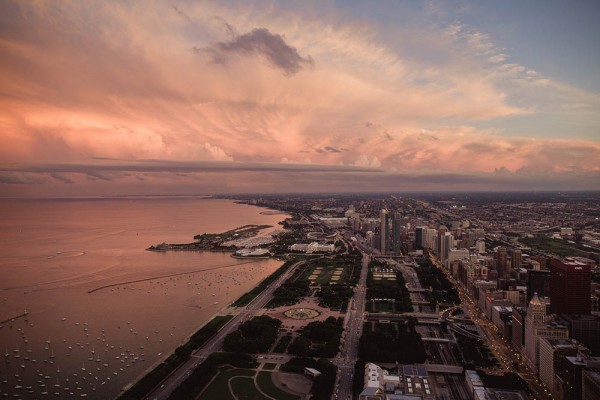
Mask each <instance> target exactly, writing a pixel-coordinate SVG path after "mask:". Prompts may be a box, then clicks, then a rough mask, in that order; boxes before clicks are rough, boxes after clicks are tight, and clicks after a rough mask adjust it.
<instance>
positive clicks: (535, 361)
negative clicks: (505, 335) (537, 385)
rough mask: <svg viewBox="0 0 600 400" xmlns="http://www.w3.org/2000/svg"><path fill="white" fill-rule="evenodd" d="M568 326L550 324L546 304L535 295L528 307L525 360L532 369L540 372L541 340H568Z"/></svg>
mask: <svg viewBox="0 0 600 400" xmlns="http://www.w3.org/2000/svg"><path fill="white" fill-rule="evenodd" d="M568 337H569V330H568V329H567V327H566V326H564V325H560V324H556V323H554V322H552V323H550V321H549V320H548V316H547V315H546V304H545V303H542V301H540V299H539V298H538V296H537V293H536V294H534V296H533V298H532V299H531V301H530V302H529V306H528V307H527V316H526V317H525V347H524V350H525V354H524V355H525V360H526V361H527V364H528V365H529V367H530V368H531V369H533V370H534V371H536V372H537V371H538V368H539V365H540V339H541V338H549V339H568Z"/></svg>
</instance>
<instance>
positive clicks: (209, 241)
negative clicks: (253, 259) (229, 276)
mask: <svg viewBox="0 0 600 400" xmlns="http://www.w3.org/2000/svg"><path fill="white" fill-rule="evenodd" d="M267 228H271V225H243V226H240V227H238V228H235V229H231V230H229V231H226V232H223V233H203V234H198V235H195V236H194V239H195V240H196V241H195V242H192V243H173V244H170V243H160V244H157V245H153V246H150V247H148V248H147V249H146V250H150V251H173V250H185V251H235V250H237V249H238V246H237V245H236V242H237V241H240V240H244V239H249V238H252V237H255V236H256V235H257V234H258V232H259V231H261V230H263V229H267Z"/></svg>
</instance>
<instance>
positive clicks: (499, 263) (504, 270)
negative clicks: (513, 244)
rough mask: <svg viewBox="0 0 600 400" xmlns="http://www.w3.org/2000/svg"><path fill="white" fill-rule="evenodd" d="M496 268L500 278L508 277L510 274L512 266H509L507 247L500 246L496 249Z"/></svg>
mask: <svg viewBox="0 0 600 400" xmlns="http://www.w3.org/2000/svg"><path fill="white" fill-rule="evenodd" d="M495 258H496V270H497V271H498V278H508V277H509V276H510V268H509V266H508V254H507V252H506V247H498V249H496V256H495Z"/></svg>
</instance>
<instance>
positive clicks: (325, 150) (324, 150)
mask: <svg viewBox="0 0 600 400" xmlns="http://www.w3.org/2000/svg"><path fill="white" fill-rule="evenodd" d="M315 151H316V152H317V153H319V154H325V153H341V152H342V151H346V150H345V149H337V148H335V147H332V146H325V147H323V148H322V149H321V148H318V149H315Z"/></svg>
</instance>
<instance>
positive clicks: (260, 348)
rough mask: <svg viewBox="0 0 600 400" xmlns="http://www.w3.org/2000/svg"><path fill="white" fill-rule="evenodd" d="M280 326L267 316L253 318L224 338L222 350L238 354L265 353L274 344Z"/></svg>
mask: <svg viewBox="0 0 600 400" xmlns="http://www.w3.org/2000/svg"><path fill="white" fill-rule="evenodd" d="M280 326H281V321H280V320H278V319H274V318H271V317H269V316H268V315H261V316H259V317H254V318H252V319H251V320H249V321H246V322H244V323H243V324H241V325H240V326H239V328H238V329H237V330H235V331H234V332H231V333H230V334H229V335H227V336H225V340H224V342H223V350H225V351H229V352H238V353H265V352H267V351H269V349H270V348H271V346H273V343H275V340H276V339H277V332H278V330H279V327H280Z"/></svg>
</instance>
